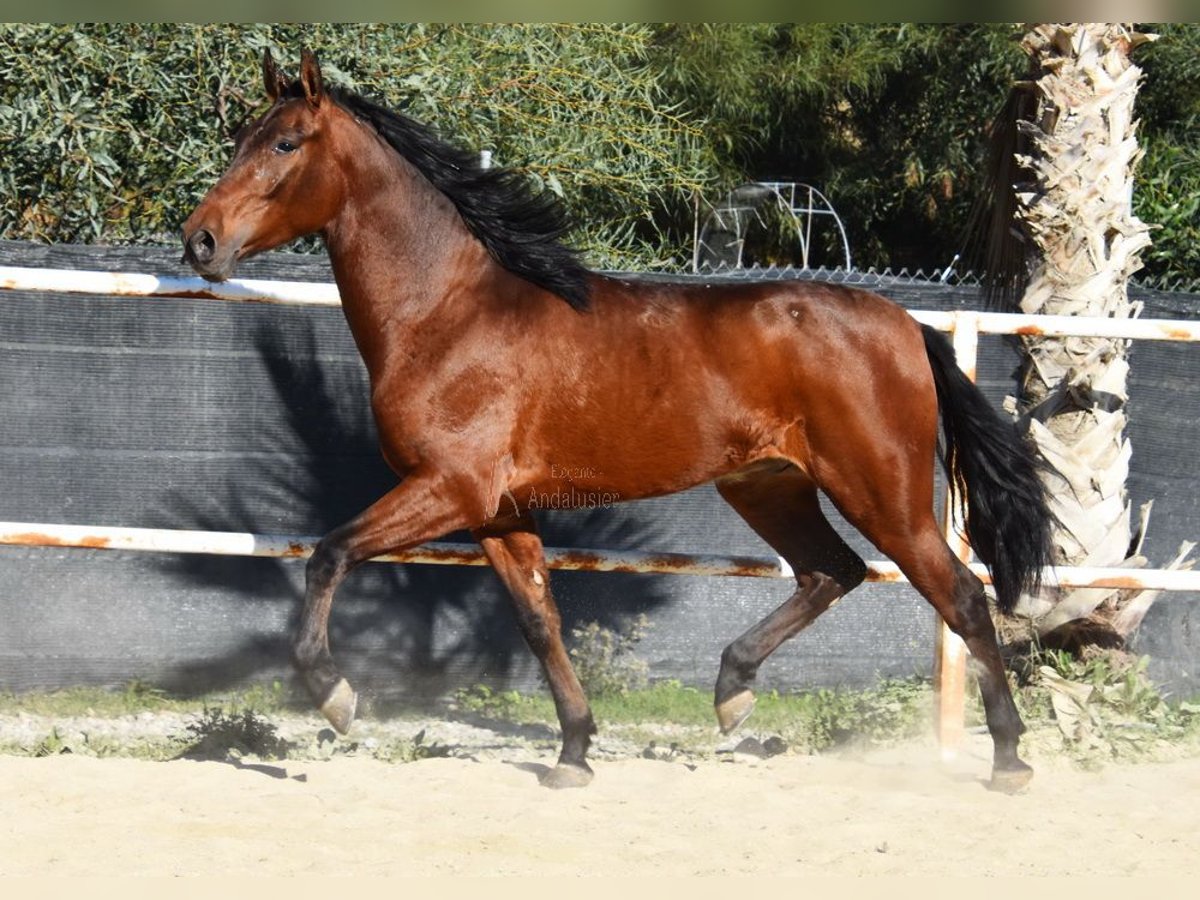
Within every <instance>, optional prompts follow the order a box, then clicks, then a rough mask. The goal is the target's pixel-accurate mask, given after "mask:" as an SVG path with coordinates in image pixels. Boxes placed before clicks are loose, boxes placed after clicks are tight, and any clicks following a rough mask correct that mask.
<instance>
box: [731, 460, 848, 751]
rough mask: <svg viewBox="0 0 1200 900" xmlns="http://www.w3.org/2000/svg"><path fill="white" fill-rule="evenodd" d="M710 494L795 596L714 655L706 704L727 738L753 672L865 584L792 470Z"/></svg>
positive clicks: (810, 487) (743, 711) (742, 710)
mask: <svg viewBox="0 0 1200 900" xmlns="http://www.w3.org/2000/svg"><path fill="white" fill-rule="evenodd" d="M717 491H718V492H719V493H720V495H721V496H722V497H723V498H724V499H725V501H726V502H727V503H729V505H730V506H732V507H733V508H734V509H735V510H736V511H737V513H738V514H739V515H740V516H741V517H742V518H743V519H744V520H745V521H746V523H747V524H748V525H749V526H750V527H751V528H753V529H754V531H755V532H756V533H757V534H758V535H759V536H760V537H761V538H762V539H763V540H765V541H766V542H767V543H768V544H770V545H771V547H772V548H774V550H775V552H776V553H778V554H779V555H780V556H781V557H783V558H784V559H785V560H787V563H788V565H790V566H791V567H792V571H793V572H794V573H795V576H796V590H795V591H794V592H793V593H792V595H791V596H790V597H788V599H787V600H785V601H784V602H783V603H782V604H781V605H780V606H779V607H778V608H777V609H775V610H774V611H773V612H772V613H770V614H769V615H768V616H766V618H764V619H763V620H762V621H761V622H758V623H757V624H756V625H754V626H753V627H751V628H750V629H749V630H748V631H746V632H745V633H744V634H742V635H741V636H740V637H738V638H737V639H736V640H735V641H733V642H732V643H731V644H729V646H727V647H726V648H725V650H724V651H723V652H722V653H721V668H720V671H719V673H718V675H717V684H716V690H715V692H714V704H715V706H716V713H717V722H718V724H719V725H720V728H721V731H722V732H723V733H725V734H729V733H730V732H732V731H733V730H734V729H736V728H737V727H738V726H739V725H741V723H742V722H744V721H745V720H746V717H747V716H749V715H750V713H751V712H752V711H753V709H754V691H753V684H754V681H755V679H756V677H757V675H758V669H759V667H760V666H761V665H762V663H763V661H764V660H766V658H767V657H768V656H770V655H771V654H772V653H773V652H774V651H775V650H776V649H778V647H779V646H780V645H781V644H782V643H783V642H784V641H786V640H788V639H789V638H791V637H794V636H795V635H796V634H798V633H800V632H801V631H802V630H803V629H804V628H806V627H807V626H808V625H810V624H811V623H812V622H813V620H814V619H816V618H817V616H819V615H820V614H821V613H823V612H824V611H825V610H827V609H828V608H829V607H830V606H832V605H833V604H834V603H835V602H836V601H837V600H838V599H839V598H841V597H842V596H843V595H845V594H847V593H848V592H850V591H851V590H853V589H854V588H855V587H857V586H858V585H859V584H860V583H861V582H862V580H863V578H864V577H865V576H866V572H867V568H866V564H865V563H864V562H863V561H862V559H861V557H859V556H858V554H857V553H855V552H854V551H853V550H852V549H851V548H850V547H849V546H848V545H847V544H846V542H845V541H843V540H842V538H841V536H840V535H838V533H837V532H836V531H835V530H834V529H833V526H832V525H830V524H829V520H828V519H826V518H825V514H824V513H823V512H822V511H821V507H820V502H819V500H818V498H817V490H816V486H815V485H814V484H813V482H812V480H811V479H810V478H809V477H808V476H807V475H805V474H804V473H803V472H802V471H801V470H800V469H798V468H797V467H795V466H793V465H790V464H788V465H786V466H785V467H784V468H782V469H771V470H764V469H756V470H752V471H749V472H741V473H735V474H733V475H729V476H726V477H724V478H722V479H720V480H718V481H717Z"/></svg>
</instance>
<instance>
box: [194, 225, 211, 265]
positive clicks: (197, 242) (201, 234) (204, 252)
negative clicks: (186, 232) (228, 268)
mask: <svg viewBox="0 0 1200 900" xmlns="http://www.w3.org/2000/svg"><path fill="white" fill-rule="evenodd" d="M188 249H189V250H190V251H191V252H192V259H194V260H195V261H196V262H198V263H201V264H203V263H207V262H211V261H212V258H213V255H214V254H215V253H216V251H217V239H216V238H214V237H213V236H212V233H211V232H209V231H207V230H206V229H204V228H201V229H200V230H199V231H197V232H196V233H195V234H193V235H192V236H191V237H190V238H188Z"/></svg>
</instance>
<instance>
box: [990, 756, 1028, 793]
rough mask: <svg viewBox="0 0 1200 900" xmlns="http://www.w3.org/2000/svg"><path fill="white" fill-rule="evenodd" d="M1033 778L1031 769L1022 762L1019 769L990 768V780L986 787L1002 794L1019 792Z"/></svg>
mask: <svg viewBox="0 0 1200 900" xmlns="http://www.w3.org/2000/svg"><path fill="white" fill-rule="evenodd" d="M1032 780H1033V769H1031V768H1030V767H1029V766H1027V765H1025V764H1024V763H1022V764H1021V768H1019V769H992V780H991V781H990V782H989V783H988V789H989V790H993V791H999V792H1000V793H1002V794H1019V793H1021V792H1022V791H1024V790H1025V788H1027V787H1029V782H1030V781H1032Z"/></svg>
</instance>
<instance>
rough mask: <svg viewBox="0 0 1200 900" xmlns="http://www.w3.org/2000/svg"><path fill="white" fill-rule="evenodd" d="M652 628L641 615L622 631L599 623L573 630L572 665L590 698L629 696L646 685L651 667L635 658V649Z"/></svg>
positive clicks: (648, 621)
mask: <svg viewBox="0 0 1200 900" xmlns="http://www.w3.org/2000/svg"><path fill="white" fill-rule="evenodd" d="M649 628H650V620H649V619H647V618H646V616H645V615H640V616H638V617H637V618H636V619H634V620H633V621H631V622H629V623H628V624H627V625H626V627H625V628H624V629H622V630H613V629H611V628H606V627H604V626H603V625H600V624H599V623H598V622H589V623H587V624H586V625H582V626H578V627H576V628H573V629H571V643H572V646H571V649H570V655H571V662H572V664H573V665H574V667H575V674H576V675H577V676H578V677H579V683H580V684H581V685H583V690H584V692H585V693H586V694H587V695H588V696H590V697H606V696H609V695H612V694H627V693H629V692H630V691H636V690H640V689H642V688H644V687H645V686H646V684H647V683H648V681H649V672H650V667H649V666H648V665H647V664H646V662H645V661H644V660H641V659H638V658H637V657H636V656H634V655H633V648H634V647H636V646H637V644H638V642H639V641H641V639H642V638H643V637H645V635H646V631H647V630H648V629H649Z"/></svg>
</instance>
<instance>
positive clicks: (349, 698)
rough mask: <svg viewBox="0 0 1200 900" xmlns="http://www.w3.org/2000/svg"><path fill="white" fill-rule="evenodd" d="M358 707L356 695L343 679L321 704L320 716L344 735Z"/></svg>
mask: <svg viewBox="0 0 1200 900" xmlns="http://www.w3.org/2000/svg"><path fill="white" fill-rule="evenodd" d="M357 707H358V694H356V693H354V688H352V687H350V682H348V681H347V680H346V679H345V678H342V679H340V680H339V681H338V683H337V684H335V685H334V686H333V690H332V691H330V692H329V697H328V698H327V699H326V700H325V702H324V703H322V704H321V715H323V716H324V717H325V718H326V719H328V720H329V724H330V725H332V726H333V727H334V728H336V729H337V730H338V733H339V734H346V733H347V732H348V731H349V730H350V723H351V722H353V721H354V710H355V709H356V708H357Z"/></svg>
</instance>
